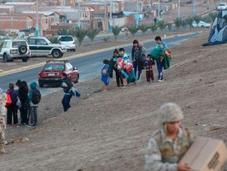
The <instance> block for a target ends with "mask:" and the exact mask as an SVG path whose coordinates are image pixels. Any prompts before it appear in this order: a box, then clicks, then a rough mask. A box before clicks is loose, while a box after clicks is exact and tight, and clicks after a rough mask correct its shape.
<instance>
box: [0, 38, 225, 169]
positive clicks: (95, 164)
mask: <svg viewBox="0 0 227 171" xmlns="http://www.w3.org/2000/svg"><path fill="white" fill-rule="evenodd" d="M206 40H207V35H206V34H204V35H200V36H198V37H196V38H194V39H193V40H190V41H188V42H185V43H183V44H181V45H179V46H177V47H176V48H174V59H173V65H172V68H171V69H169V70H168V71H167V72H166V73H165V76H166V81H165V82H163V83H157V82H155V83H152V84H148V83H146V82H145V81H144V79H143V80H142V81H141V82H140V83H138V84H137V85H136V86H134V85H130V86H129V87H128V88H126V89H122V88H120V89H118V88H116V87H115V83H114V81H113V82H112V84H111V87H110V88H111V90H110V91H108V92H101V93H94V92H95V91H96V90H98V89H99V88H100V86H101V83H100V82H99V80H98V79H95V80H91V81H88V82H85V83H81V84H80V85H79V86H78V87H79V88H80V90H81V93H82V97H81V99H80V100H75V99H73V100H72V105H73V107H72V108H71V109H70V110H69V111H68V112H67V113H63V112H62V107H61V103H60V101H61V96H62V92H61V91H60V92H57V93H55V94H53V95H51V96H48V97H45V98H44V99H43V101H42V102H41V105H40V108H39V119H40V124H39V126H38V127H37V128H36V129H29V128H9V129H8V133H9V134H8V140H10V139H15V138H18V137H28V138H29V141H28V142H25V143H19V144H11V145H8V146H7V152H8V154H6V155H2V156H0V170H1V171H20V170H29V171H30V170H32V171H41V170H43V171H69V170H72V171H77V170H86V171H112V170H117V171H129V170H130V171H138V170H143V166H144V150H145V149H146V145H147V142H148V139H149V137H150V135H151V133H152V132H153V131H154V130H155V129H156V128H158V126H159V122H158V120H159V119H158V118H159V117H158V114H157V112H155V111H156V110H157V109H158V108H159V106H160V105H161V104H163V103H164V102H176V103H178V104H179V105H181V106H182V108H183V111H184V114H185V121H184V124H185V126H186V127H188V128H189V129H191V131H192V132H193V133H194V134H195V135H205V136H210V137H215V138H221V139H223V140H224V141H225V142H226V143H227V133H226V131H227V124H226V120H227V114H226V110H227V105H226V101H227V91H226V88H227V75H226V72H227V61H226V55H225V54H226V53H227V48H226V47H227V45H218V46H210V47H202V46H201V44H202V43H204V42H206Z"/></svg>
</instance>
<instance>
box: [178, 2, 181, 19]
mask: <svg viewBox="0 0 227 171" xmlns="http://www.w3.org/2000/svg"><path fill="white" fill-rule="evenodd" d="M180 3H181V2H180V0H178V10H177V17H178V18H180V17H181V13H180V12H181V11H180Z"/></svg>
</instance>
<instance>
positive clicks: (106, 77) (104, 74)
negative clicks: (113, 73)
mask: <svg viewBox="0 0 227 171" xmlns="http://www.w3.org/2000/svg"><path fill="white" fill-rule="evenodd" d="M109 63H110V61H109V60H107V59H104V60H103V64H104V65H103V67H102V69H101V81H102V82H103V83H104V85H103V87H102V89H101V90H102V91H106V90H107V89H108V85H109V83H110V65H109Z"/></svg>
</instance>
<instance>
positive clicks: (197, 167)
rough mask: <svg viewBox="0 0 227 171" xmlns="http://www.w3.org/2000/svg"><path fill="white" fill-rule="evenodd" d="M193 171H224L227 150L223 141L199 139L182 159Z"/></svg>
mask: <svg viewBox="0 0 227 171" xmlns="http://www.w3.org/2000/svg"><path fill="white" fill-rule="evenodd" d="M181 161H183V162H185V163H187V164H189V166H190V167H191V168H192V170H193V171H222V170H223V167H224V165H225V163H226V161H227V149H226V146H225V144H224V142H223V141H222V140H217V139H212V138H205V137H198V138H196V140H195V141H194V143H193V144H192V146H191V147H190V149H189V150H188V151H187V153H186V154H185V155H184V157H183V158H182V159H181Z"/></svg>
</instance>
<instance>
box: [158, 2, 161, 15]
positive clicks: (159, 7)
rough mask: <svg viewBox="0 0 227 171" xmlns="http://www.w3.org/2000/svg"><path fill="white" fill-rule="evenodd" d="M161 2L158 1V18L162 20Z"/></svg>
mask: <svg viewBox="0 0 227 171" xmlns="http://www.w3.org/2000/svg"><path fill="white" fill-rule="evenodd" d="M160 3H161V2H160V0H158V18H160V11H161V4H160Z"/></svg>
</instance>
